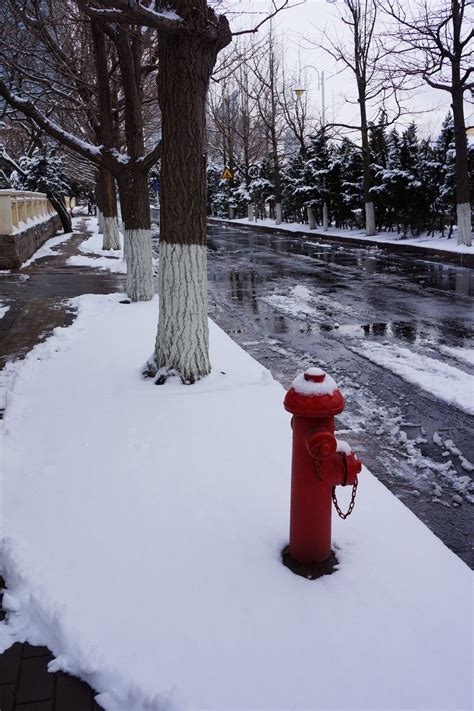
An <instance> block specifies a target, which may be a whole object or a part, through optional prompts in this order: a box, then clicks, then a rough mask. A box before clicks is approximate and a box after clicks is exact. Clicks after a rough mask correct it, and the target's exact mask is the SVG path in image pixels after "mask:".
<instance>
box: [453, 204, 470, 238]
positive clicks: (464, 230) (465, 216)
mask: <svg viewBox="0 0 474 711" xmlns="http://www.w3.org/2000/svg"><path fill="white" fill-rule="evenodd" d="M456 210H457V216H458V244H465V245H468V246H469V247H470V246H471V245H472V215H471V205H470V203H468V202H464V203H461V204H460V203H458V204H457V206H456Z"/></svg>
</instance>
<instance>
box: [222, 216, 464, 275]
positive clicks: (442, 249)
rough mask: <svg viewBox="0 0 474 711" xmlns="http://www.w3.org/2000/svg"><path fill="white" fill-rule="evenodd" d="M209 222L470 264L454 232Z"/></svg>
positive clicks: (241, 220)
mask: <svg viewBox="0 0 474 711" xmlns="http://www.w3.org/2000/svg"><path fill="white" fill-rule="evenodd" d="M208 222H209V224H211V225H212V224H226V225H235V226H236V227H244V228H245V229H253V230H261V231H263V232H280V233H281V232H283V233H287V234H292V235H298V236H302V237H312V238H314V239H317V240H327V241H328V242H336V243H338V244H344V243H346V244H348V245H352V246H356V247H357V246H358V247H372V248H373V247H379V248H380V249H388V250H392V251H395V252H404V253H405V254H409V253H413V254H417V255H419V256H420V257H427V258H429V257H434V258H437V259H445V260H449V261H454V262H457V263H458V264H460V265H462V266H464V267H474V246H472V247H467V246H465V245H458V244H456V235H453V237H452V238H451V239H449V240H448V239H447V238H445V237H430V236H428V235H421V236H419V237H407V239H402V238H401V237H400V235H399V234H397V233H396V232H379V233H377V235H376V236H375V237H367V236H366V234H365V231H364V230H357V229H354V230H342V229H335V228H331V229H329V230H328V231H327V232H323V230H322V228H321V227H318V228H316V229H314V230H310V228H309V226H308V225H304V224H299V223H296V222H282V223H281V224H280V225H275V220H270V219H265V220H255V221H253V222H249V220H248V219H247V218H246V217H242V218H238V219H234V220H230V219H226V218H221V217H209V218H208Z"/></svg>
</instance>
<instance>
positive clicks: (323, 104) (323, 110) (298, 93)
mask: <svg viewBox="0 0 474 711" xmlns="http://www.w3.org/2000/svg"><path fill="white" fill-rule="evenodd" d="M328 1H329V0H328ZM305 69H314V71H315V72H316V74H317V75H318V91H320V92H321V128H322V130H323V133H324V129H325V126H326V94H325V79H324V72H323V71H319V69H318V68H317V67H315V66H314V64H306V65H305V66H304V67H303V70H301V69H300V76H301V71H304V70H305ZM305 91H306V89H303V88H301V86H300V87H298V88H296V89H295V94H296V96H297V97H298V98H300V97H301V96H302V95H303V94H304V92H305ZM323 190H324V192H326V178H325V177H324V178H323ZM328 229H329V211H328V204H327V202H326V199H324V202H323V232H327V231H328Z"/></svg>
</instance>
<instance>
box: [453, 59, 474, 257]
mask: <svg viewBox="0 0 474 711" xmlns="http://www.w3.org/2000/svg"><path fill="white" fill-rule="evenodd" d="M451 96H452V109H453V123H454V144H455V147H456V162H455V166H456V209H457V223H458V232H457V238H458V244H466V245H471V244H472V225H471V204H470V195H469V159H468V153H467V140H466V124H465V120H464V106H463V89H462V87H461V83H460V72H459V67H456V66H453V90H452V92H451Z"/></svg>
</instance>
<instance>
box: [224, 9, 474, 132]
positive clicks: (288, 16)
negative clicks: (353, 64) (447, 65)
mask: <svg viewBox="0 0 474 711" xmlns="http://www.w3.org/2000/svg"><path fill="white" fill-rule="evenodd" d="M226 5H228V6H230V9H231V10H232V11H233V12H235V13H239V12H240V13H243V14H241V15H240V17H239V16H238V15H237V14H236V15H231V16H230V20H231V25H232V27H233V29H237V28H238V29H243V28H247V27H251V26H253V24H254V23H255V20H256V18H257V17H259V15H254V16H252V15H247V14H246V13H248V12H255V13H261V14H262V17H263V14H264V13H265V11H266V10H267V11H268V8H269V7H270V3H269V2H268V0H228V3H226ZM274 28H275V32H276V34H277V35H279V36H280V37H281V40H282V43H283V46H284V57H285V67H286V71H290V69H291V68H294V70H295V72H296V73H298V67H299V66H301V67H302V68H304V67H305V66H306V67H308V68H307V69H306V70H305V71H302V72H301V83H302V85H303V87H304V88H306V90H307V91H308V97H309V98H310V101H311V104H312V106H314V110H315V112H316V113H319V112H320V110H321V94H320V92H319V91H318V77H317V72H316V71H315V70H314V69H313V68H312V67H309V66H308V65H313V66H314V67H316V68H317V69H318V70H319V71H324V73H325V77H326V82H325V85H326V92H325V93H326V120H327V121H332V120H335V121H342V122H344V123H357V122H358V121H357V115H358V107H357V106H351V105H350V104H349V103H348V102H347V101H346V97H347V98H352V99H354V98H355V85H354V79H353V75H352V73H351V72H350V71H349V70H347V71H344V72H343V73H338V71H339V69H340V68H341V67H337V66H336V64H335V62H334V60H333V59H332V58H331V57H330V56H329V55H328V54H326V53H325V52H324V51H323V50H322V49H319V48H317V47H311V46H310V41H311V40H312V41H316V42H317V41H319V40H320V39H321V38H322V34H323V32H324V30H326V32H327V33H328V34H330V35H331V36H333V35H335V34H336V33H337V35H338V36H339V38H341V39H344V38H345V37H348V36H349V34H348V31H347V28H346V27H345V26H344V25H343V24H342V23H341V22H340V21H338V11H337V5H336V4H334V3H329V2H327V0H306V2H304V3H302V4H300V5H298V6H297V7H293V8H291V9H289V10H285V11H284V12H282V13H280V14H279V15H278V16H277V17H276V19H275V21H274ZM265 31H266V30H265V28H262V29H261V30H260V32H259V36H260V35H261V34H262V33H264V32H265ZM306 40H309V41H306ZM449 103H450V97H449V94H448V93H447V92H444V91H439V90H435V89H431V88H429V87H426V88H423V89H416V90H415V91H414V92H412V93H411V95H410V96H409V98H408V102H407V106H408V107H409V109H410V111H413V115H412V116H408V117H404V118H403V119H402V120H401V121H400V124H402V123H403V124H406V123H408V122H409V121H410V120H411V119H412V118H414V119H415V120H416V123H417V125H418V130H419V135H420V137H428V136H430V135H431V136H435V135H436V134H437V133H438V132H439V129H440V126H441V122H442V120H443V118H444V117H445V115H446V114H447V112H448V110H449ZM420 111H423V112H424V113H416V112H420ZM469 114H471V116H472V106H471V107H469V106H468V105H467V104H466V123H468V124H469V123H472V118H470V117H469ZM469 118H470V120H468V119H469Z"/></svg>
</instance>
